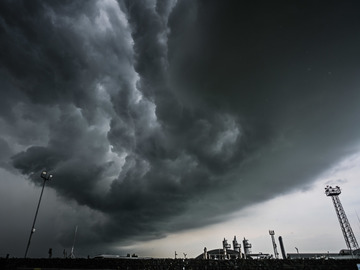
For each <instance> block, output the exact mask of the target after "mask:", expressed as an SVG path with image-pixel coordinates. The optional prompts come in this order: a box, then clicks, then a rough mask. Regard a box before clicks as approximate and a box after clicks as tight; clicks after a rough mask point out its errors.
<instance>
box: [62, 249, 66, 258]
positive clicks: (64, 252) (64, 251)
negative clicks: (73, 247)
mask: <svg viewBox="0 0 360 270" xmlns="http://www.w3.org/2000/svg"><path fill="white" fill-rule="evenodd" d="M63 255H64V258H67V252H66V249H65V248H64V250H63Z"/></svg>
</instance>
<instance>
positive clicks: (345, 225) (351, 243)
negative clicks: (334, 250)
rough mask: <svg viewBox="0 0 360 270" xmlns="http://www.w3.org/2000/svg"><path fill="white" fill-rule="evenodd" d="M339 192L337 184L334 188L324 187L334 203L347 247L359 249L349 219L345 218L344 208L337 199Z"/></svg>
mask: <svg viewBox="0 0 360 270" xmlns="http://www.w3.org/2000/svg"><path fill="white" fill-rule="evenodd" d="M340 193H341V190H340V187H338V186H336V187H334V188H333V187H331V186H326V188H325V194H326V196H330V197H331V198H332V201H333V203H334V207H335V211H336V214H337V217H338V219H339V222H340V227H341V230H342V232H343V235H344V239H345V242H346V245H347V247H348V249H350V250H354V249H359V245H358V243H357V241H356V238H355V235H354V233H353V230H352V229H351V226H350V223H349V220H348V219H347V217H346V214H345V211H344V208H343V207H342V205H341V202H340V199H339V195H340Z"/></svg>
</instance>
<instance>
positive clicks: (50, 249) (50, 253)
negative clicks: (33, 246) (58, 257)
mask: <svg viewBox="0 0 360 270" xmlns="http://www.w3.org/2000/svg"><path fill="white" fill-rule="evenodd" d="M51 257H52V248H49V259H51Z"/></svg>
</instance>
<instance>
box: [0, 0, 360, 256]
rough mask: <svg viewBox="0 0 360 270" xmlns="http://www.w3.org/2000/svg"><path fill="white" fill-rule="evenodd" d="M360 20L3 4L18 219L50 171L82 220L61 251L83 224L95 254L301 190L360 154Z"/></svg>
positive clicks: (173, 5) (138, 3)
mask: <svg viewBox="0 0 360 270" xmlns="http://www.w3.org/2000/svg"><path fill="white" fill-rule="evenodd" d="M359 11H360V4H359V3H358V2H357V1H230V0H229V1H228V0H226V1H215V0H210V1H205V0H202V1H201V0H197V1H195V0H178V1H175V0H169V1H165V0H163V1H160V0H159V1H156V0H124V1H120V0H119V1H114V0H97V1H95V0H90V1H80V0H78V1H73V0H72V1H70V0H69V1H65V0H59V1H41V0H32V1H25V0H23V1H20V0H3V1H1V2H0V89H1V91H0V128H1V137H0V166H1V168H2V171H1V174H0V177H1V182H0V183H1V189H2V190H4V189H5V188H6V190H7V193H8V194H10V195H11V194H13V196H20V197H27V196H28V198H29V202H30V204H29V205H28V204H26V205H23V206H21V205H17V206H16V205H14V204H16V201H14V200H12V205H13V206H14V207H16V208H18V209H20V208H23V212H24V215H25V213H29V215H30V216H29V218H28V219H26V220H24V216H22V215H19V216H18V217H16V218H14V220H16V221H17V222H19V223H24V224H26V226H25V227H26V230H27V231H28V229H30V228H28V227H30V225H31V219H32V216H31V215H32V213H33V211H34V209H35V204H36V200H37V198H38V197H37V196H38V193H37V192H36V193H34V194H31V196H30V193H29V194H28V193H27V192H26V189H25V188H22V189H21V190H24V193H22V194H20V193H19V192H17V191H16V192H15V191H14V190H13V188H14V189H15V188H16V189H18V188H19V187H20V186H22V187H26V186H27V185H28V183H32V184H35V185H36V186H37V187H39V188H38V191H40V186H41V183H42V179H41V178H40V173H41V171H42V170H44V169H45V170H48V171H50V172H52V173H53V174H54V179H53V181H51V182H50V183H48V184H47V189H50V190H52V191H53V194H54V198H55V197H56V198H57V200H59V201H61V202H62V203H63V204H64V205H68V206H69V207H70V208H71V207H73V209H74V211H73V212H69V211H67V212H66V213H65V212H61V211H59V212H58V215H57V216H58V218H59V219H63V220H66V222H62V223H61V224H57V226H56V234H55V237H56V239H55V240H54V241H55V242H56V243H58V244H59V245H61V246H64V247H69V246H71V241H72V236H73V235H72V232H73V230H74V226H75V225H78V226H79V228H81V234H82V236H81V241H80V240H79V244H78V245H79V247H78V248H79V249H81V248H82V249H83V250H86V251H88V250H89V251H93V250H96V247H99V248H100V247H105V246H107V247H111V246H116V245H121V244H131V243H132V242H134V241H140V240H141V241H144V240H150V239H157V238H161V237H164V236H166V235H167V234H170V233H174V232H180V231H183V230H186V229H192V228H201V227H203V226H206V225H209V224H215V223H217V222H220V221H221V220H222V219H223V218H224V217H226V216H227V215H228V214H231V213H233V212H234V211H237V210H239V209H241V207H245V206H249V205H252V204H255V203H259V202H263V201H266V200H268V199H271V198H274V197H276V196H278V195H280V194H284V193H287V192H290V191H293V190H296V189H304V188H306V187H307V186H308V185H309V184H311V183H312V181H314V180H315V178H316V177H317V176H318V175H320V174H321V173H322V172H324V171H325V170H326V169H328V168H330V167H331V166H333V165H334V164H336V163H337V162H338V161H340V160H341V159H342V158H344V157H347V156H349V155H351V154H353V153H354V152H355V150H356V146H357V145H358V144H359V141H360V125H359V119H360V106H359V105H360V91H359V85H360V79H359V78H360V76H359V75H360V54H359V48H360V16H359ZM21 177H22V179H23V180H17V181H16V184H15V182H14V181H15V180H14V181H13V180H12V179H13V178H14V179H15V178H17V179H19V178H21ZM11 181H12V182H11ZM46 192H49V191H48V190H45V193H46ZM6 198H7V199H6V200H5V199H4V198H3V199H1V198H0V203H1V204H2V205H7V200H9V196H7V197H6ZM23 199H24V198H23ZM53 201H54V200H53ZM48 202H49V204H48V205H47V204H46V202H44V205H42V208H41V210H42V211H43V212H42V213H43V215H46V214H45V212H46V211H47V210H45V209H46V208H47V207H48V206H49V205H50V199H48ZM1 209H2V212H3V213H2V214H1V215H2V217H6V215H8V213H7V211H9V210H8V209H7V210H6V208H4V207H2V208H1ZM55 212H56V211H55ZM18 213H22V211H18ZM71 213H72V214H71ZM89 213H90V214H89ZM40 214H41V211H40ZM26 215H27V214H26ZM1 231H2V232H1V234H4V235H5V234H6V235H11V234H15V231H16V230H15V227H14V228H4V227H2V228H1ZM27 231H26V233H24V235H26V234H27ZM69 232H70V233H69ZM34 237H35V236H34ZM36 237H37V238H38V239H42V242H43V243H45V242H46V239H45V238H44V235H43V236H41V234H40V233H39V234H36ZM23 242H24V245H22V242H20V243H21V245H22V246H19V247H18V250H20V251H19V255H18V256H22V252H23V249H24V248H25V242H26V241H25V240H24V241H23ZM69 243H70V244H69ZM3 244H4V242H2V245H3ZM32 249H33V250H32V254H33V255H36V254H37V253H36V252H37V247H36V245H34V246H33V247H32ZM14 250H15V248H14ZM16 250H17V249H16Z"/></svg>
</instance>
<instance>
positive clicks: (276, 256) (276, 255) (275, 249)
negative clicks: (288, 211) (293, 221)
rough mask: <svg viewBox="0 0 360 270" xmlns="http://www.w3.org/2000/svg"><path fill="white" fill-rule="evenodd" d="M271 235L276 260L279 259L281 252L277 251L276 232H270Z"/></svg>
mask: <svg viewBox="0 0 360 270" xmlns="http://www.w3.org/2000/svg"><path fill="white" fill-rule="evenodd" d="M269 234H270V235H271V240H272V244H273V248H274V255H275V259H279V252H278V251H277V246H276V243H275V237H274V235H275V232H274V231H273V230H270V231H269Z"/></svg>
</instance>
